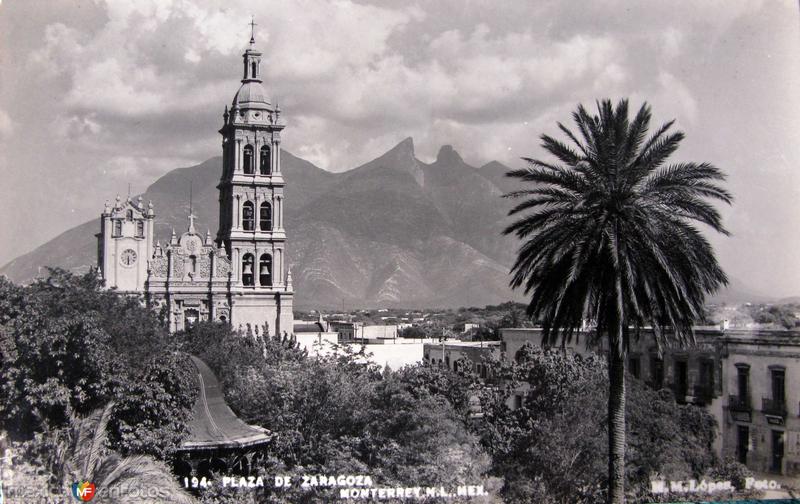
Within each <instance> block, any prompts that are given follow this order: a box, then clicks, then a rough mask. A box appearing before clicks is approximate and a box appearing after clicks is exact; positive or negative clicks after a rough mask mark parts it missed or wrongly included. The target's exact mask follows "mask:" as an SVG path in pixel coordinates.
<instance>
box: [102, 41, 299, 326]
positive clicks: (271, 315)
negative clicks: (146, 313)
mask: <svg viewBox="0 0 800 504" xmlns="http://www.w3.org/2000/svg"><path fill="white" fill-rule="evenodd" d="M261 56H262V55H261V53H260V52H259V51H257V50H256V49H255V40H254V38H252V37H251V39H250V45H249V47H248V49H247V50H246V51H245V52H244V54H243V55H242V59H243V77H242V80H241V82H242V83H241V86H240V87H239V90H238V92H237V93H236V95H235V96H234V98H233V103H232V105H231V108H230V110H229V109H228V107H227V106H226V107H225V112H224V114H223V126H222V129H220V130H219V133H220V134H221V135H222V174H221V178H220V181H219V184H218V185H217V189H218V190H219V230H218V231H217V234H216V237H215V238H214V239H212V237H211V235H210V234H209V233H206V234H205V236H202V235H200V234H198V233H197V231H196V230H195V224H194V219H195V217H194V215H192V214H191V210H190V215H189V216H188V220H189V225H188V229H187V231H186V232H184V233H183V234H181V235H180V237H179V236H177V235H176V233H175V231H174V230H173V232H172V236H171V237H170V240H169V242H167V243H165V244H164V245H163V246H162V245H161V243H160V242H154V221H155V218H156V215H155V210H154V208H153V205H152V203H149V204H147V205H145V204H144V202H143V201H142V199H141V197H139V198H138V199H135V200H133V199H131V198H130V197H128V198H127V199H126V200H124V201H123V200H122V199H121V198H120V197H119V196H118V197H117V199H116V201H115V203H114V204H113V205H111V204H108V203H107V204H106V206H105V208H104V210H103V213H102V215H101V217H100V233H99V234H98V235H97V238H98V269H99V271H100V274H101V277H102V278H103V280H104V282H105V285H106V287H108V288H116V289H118V290H119V291H121V292H128V293H141V294H143V295H144V297H145V299H146V301H147V303H148V305H150V306H152V307H153V308H154V309H156V310H163V312H164V313H165V315H166V317H167V319H168V321H169V327H170V330H171V331H179V330H182V329H184V328H185V327H186V326H187V325H190V324H192V323H193V322H195V321H200V320H216V321H223V322H229V323H231V324H232V325H233V326H234V327H241V328H243V329H244V328H247V327H248V326H249V327H250V328H252V329H253V330H255V329H256V328H258V330H259V331H263V330H264V329H266V331H267V332H268V334H270V335H275V334H278V335H281V334H284V333H287V334H289V333H292V332H293V328H292V324H293V318H294V315H293V309H292V301H293V298H294V292H293V287H292V280H291V273H290V272H289V269H288V266H287V260H286V231H285V229H284V227H283V222H284V219H283V208H284V201H283V194H284V192H283V189H284V185H285V182H284V179H283V174H282V173H281V157H280V148H281V147H280V143H281V132H282V131H283V129H284V127H285V124H284V123H283V122H282V121H281V111H280V108H279V107H278V106H277V105H273V104H272V103H270V101H269V99H268V98H267V94H266V91H265V90H264V87H263V85H262V80H261V75H262V66H261V65H262V64H261Z"/></svg>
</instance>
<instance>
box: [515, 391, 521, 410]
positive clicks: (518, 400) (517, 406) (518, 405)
mask: <svg viewBox="0 0 800 504" xmlns="http://www.w3.org/2000/svg"><path fill="white" fill-rule="evenodd" d="M521 407H522V395H521V394H514V409H515V410H518V409H520V408H521Z"/></svg>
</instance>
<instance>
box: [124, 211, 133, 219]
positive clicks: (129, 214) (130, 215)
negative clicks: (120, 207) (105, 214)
mask: <svg viewBox="0 0 800 504" xmlns="http://www.w3.org/2000/svg"><path fill="white" fill-rule="evenodd" d="M125 216H126V217H127V219H128V220H133V210H128V213H126V214H125Z"/></svg>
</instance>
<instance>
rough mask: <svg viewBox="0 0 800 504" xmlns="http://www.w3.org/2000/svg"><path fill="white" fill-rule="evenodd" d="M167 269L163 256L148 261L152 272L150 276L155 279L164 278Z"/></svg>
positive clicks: (165, 259)
mask: <svg viewBox="0 0 800 504" xmlns="http://www.w3.org/2000/svg"><path fill="white" fill-rule="evenodd" d="M167 267H168V262H167V258H166V257H164V256H158V257H154V258H153V259H151V260H150V269H151V270H152V272H153V273H152V275H153V276H154V277H156V278H166V277H167Z"/></svg>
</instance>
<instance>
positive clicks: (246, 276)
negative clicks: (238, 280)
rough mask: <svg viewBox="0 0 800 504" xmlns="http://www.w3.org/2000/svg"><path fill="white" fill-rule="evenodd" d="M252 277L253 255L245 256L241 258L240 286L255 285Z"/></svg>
mask: <svg viewBox="0 0 800 504" xmlns="http://www.w3.org/2000/svg"><path fill="white" fill-rule="evenodd" d="M254 280H255V276H254V275H253V254H245V255H244V257H242V284H243V285H255V284H254Z"/></svg>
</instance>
